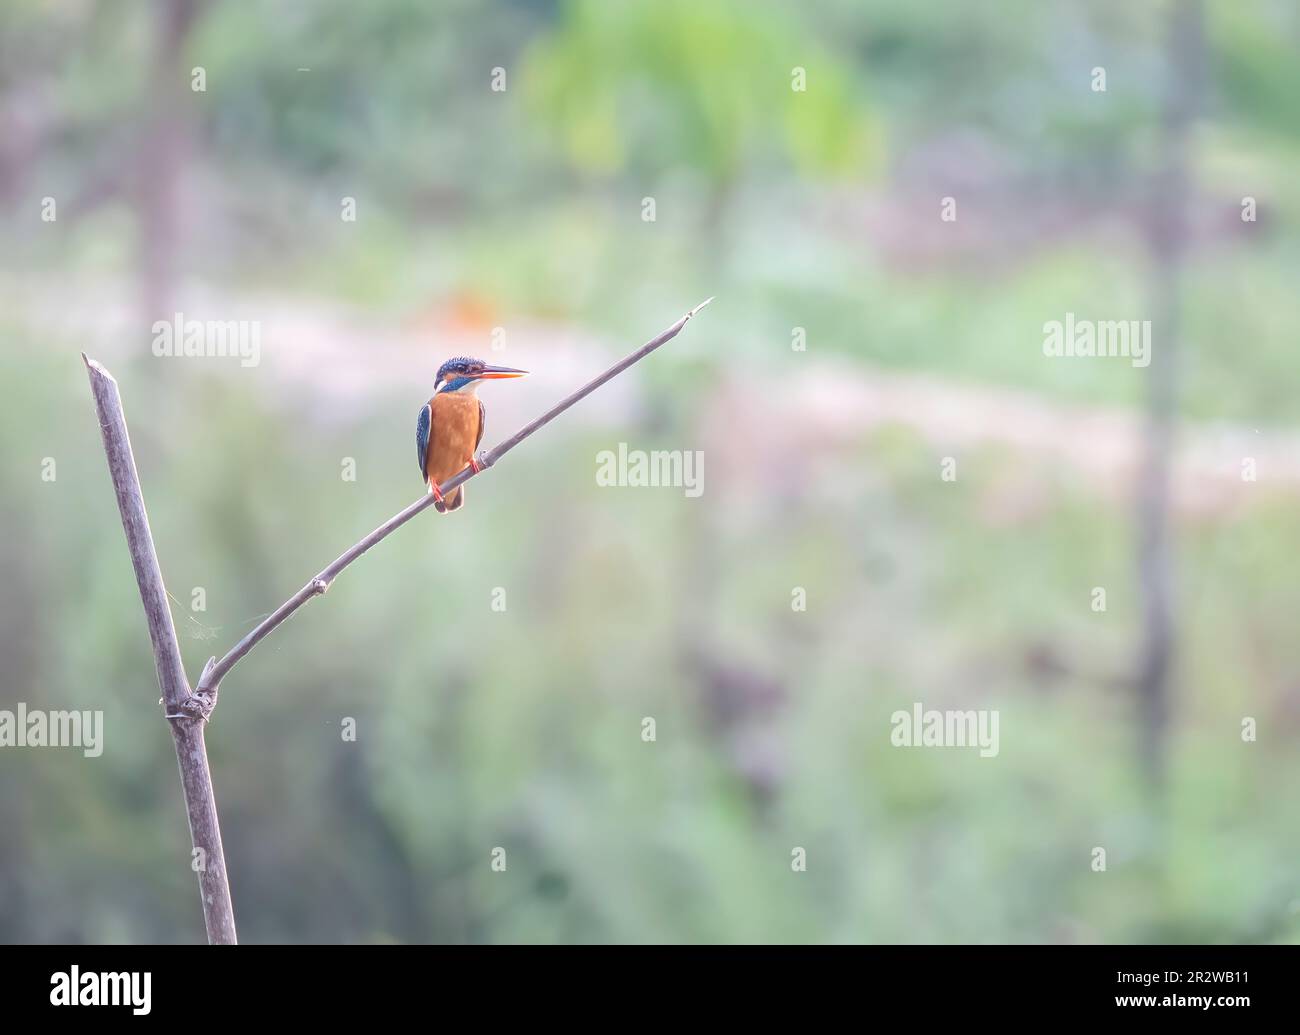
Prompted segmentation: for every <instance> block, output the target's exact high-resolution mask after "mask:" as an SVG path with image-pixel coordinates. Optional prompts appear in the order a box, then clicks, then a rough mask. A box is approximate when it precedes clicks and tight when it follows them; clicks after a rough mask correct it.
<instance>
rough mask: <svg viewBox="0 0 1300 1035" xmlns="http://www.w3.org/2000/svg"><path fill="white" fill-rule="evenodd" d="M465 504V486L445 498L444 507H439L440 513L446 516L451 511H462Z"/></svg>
mask: <svg viewBox="0 0 1300 1035" xmlns="http://www.w3.org/2000/svg"><path fill="white" fill-rule="evenodd" d="M464 503H465V486H463V485H460V486H457V487H456V488H455V489H453V490H452V491H451V492H450V493H448V494H447V495H446V496H444V497H443V503H442V506H440V507H438V513H440V514H445V513H447V511H449V510H460V508H461V506H463V505H464Z"/></svg>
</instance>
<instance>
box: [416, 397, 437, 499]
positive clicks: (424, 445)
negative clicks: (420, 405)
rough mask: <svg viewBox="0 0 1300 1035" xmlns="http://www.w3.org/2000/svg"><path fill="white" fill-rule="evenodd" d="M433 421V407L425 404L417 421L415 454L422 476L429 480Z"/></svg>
mask: <svg viewBox="0 0 1300 1035" xmlns="http://www.w3.org/2000/svg"><path fill="white" fill-rule="evenodd" d="M432 421H433V407H431V406H429V405H428V404H427V403H426V404H425V407H424V409H422V410H421V411H420V416H419V419H418V420H416V422H415V456H416V459H417V460H418V461H419V463H420V477H422V478H423V479H424V480H425V481H428V480H429V425H430V424H431V423H432Z"/></svg>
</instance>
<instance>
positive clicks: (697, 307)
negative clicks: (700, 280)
mask: <svg viewBox="0 0 1300 1035" xmlns="http://www.w3.org/2000/svg"><path fill="white" fill-rule="evenodd" d="M717 297H718V296H717V295H710V296H709V297H708V298H706V299H705V300H704V301H703V302H701V303H700V304H699V305H697V306H696V307H695V308H694V309H692V310H691V311H690V312H689V313H687V314H686V319H688V320H689V319H690V318H691V317H692V316H694V315H695V314H696V313H698V312H699V311H700V310H701V309H703V308H704V307H705V306H706V305H708V304H709V303H710V302H712V301H713V300H714V299H715V298H717Z"/></svg>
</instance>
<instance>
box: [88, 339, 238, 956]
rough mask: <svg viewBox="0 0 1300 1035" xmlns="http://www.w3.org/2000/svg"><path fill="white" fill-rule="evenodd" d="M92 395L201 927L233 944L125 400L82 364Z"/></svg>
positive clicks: (198, 745)
mask: <svg viewBox="0 0 1300 1035" xmlns="http://www.w3.org/2000/svg"><path fill="white" fill-rule="evenodd" d="M81 358H82V359H83V360H85V363H86V370H87V371H88V372H89V374H90V390H91V392H92V393H93V394H94V397H95V409H96V411H97V412H98V413H99V430H100V432H101V433H102V435H103V438H104V454H105V456H106V457H107V458H108V473H109V476H110V477H111V478H112V479H113V489H114V491H115V492H116V493H117V509H118V510H119V511H120V512H121V514H122V528H123V529H124V530H125V532H126V545H127V548H128V549H129V550H130V552H131V564H132V565H133V566H134V567H135V581H136V583H137V584H138V585H139V587H140V600H141V601H142V602H143V603H144V616H145V620H146V621H147V622H148V623H149V639H150V640H151V641H152V642H153V658H154V666H155V668H157V670H158V685H159V687H160V688H161V689H162V695H163V702H164V704H165V705H166V709H167V715H168V717H169V718H171V719H172V723H171V729H172V739H173V740H174V741H175V744H176V761H177V763H178V764H179V765H180V769H181V786H182V788H183V789H184V792H185V810H186V812H187V813H188V815H189V820H190V837H191V838H192V840H193V843H194V847H195V848H196V849H198V850H199V851H198V852H197V853H196V854H195V856H194V857H193V859H194V865H195V866H196V868H197V869H198V875H199V893H200V895H201V897H202V900H203V921H204V923H205V924H206V926H207V929H208V941H209V942H210V943H211V944H213V945H233V944H234V943H235V911H234V908H233V907H232V906H231V903H230V883H229V881H228V880H227V879H226V856H225V853H224V852H223V851H222V848H221V827H220V825H219V824H218V822H217V804H216V799H215V798H214V797H213V794H212V776H211V774H210V773H209V771H208V752H207V746H206V745H205V744H204V741H203V723H202V722H195V721H194V720H193V719H192V718H190V717H189V716H188V715H187V714H185V713H184V707H185V704H186V702H187V701H188V700H189V699H190V685H189V681H188V680H187V679H186V677H185V666H184V665H183V664H182V662H181V649H180V645H179V644H178V643H177V642H176V629H175V627H174V626H173V625H172V613H171V609H170V608H169V607H168V605H167V589H166V587H165V586H164V584H163V577H162V570H161V569H160V568H159V567H158V554H157V553H156V552H155V551H154V547H153V535H152V533H151V532H150V531H149V516H148V514H146V513H145V509H144V496H143V494H142V493H141V491H140V477H139V475H138V474H137V473H136V469H135V456H134V455H133V454H132V452H131V439H130V436H129V435H128V434H127V431H126V417H125V416H124V415H123V413H122V398H121V396H120V395H119V394H118V391H117V382H116V381H115V380H114V379H113V375H112V374H110V373H109V372H108V371H107V370H105V369H104V368H103V367H102V366H100V365H99V364H98V363H96V362H95V361H94V360H93V359H89V358H87V356H86V354H85V353H84V352H83V353H82V354H81Z"/></svg>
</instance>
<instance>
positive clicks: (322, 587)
mask: <svg viewBox="0 0 1300 1035" xmlns="http://www.w3.org/2000/svg"><path fill="white" fill-rule="evenodd" d="M712 301H713V299H712V298H709V299H706V300H705V301H703V302H701V303H700V304H699V305H697V306H696V307H695V308H694V309H692V310H691V311H690V312H689V313H687V314H686V315H685V316H683V317H682V318H681V319H680V320H678V321H677V322H676V323H674V324H673V325H672V326H671V327H669V328H668V329H667V330H665V331H664V332H662V333H661V334H659V335H658V336H657V337H655V338H652V339H651V340H650V341H648V342H646V343H645V344H644V345H642V346H641V348H639V349H637V350H636V351H635V352H633V353H632V354H631V355H629V356H626V357H624V358H623V359H621V360H619V362H617V363H615V364H614V365H613V366H612V367H610V368H609V369H608V370H606V371H605V372H604V373H603V374H601V375H600V376H599V377H596V378H593V379H592V380H591V381H588V382H587V383H586V384H585V385H583V386H582V387H581V388H579V389H578V390H577V391H576V392H574V393H572V394H571V395H569V396H567V397H566V398H564V399H562V400H561V401H560V402H558V403H556V404H555V405H554V406H552V407H551V408H550V409H549V410H547V411H546V412H545V413H543V414H542V415H541V416H540V417H538V418H536V419H535V420H532V421H530V422H529V423H528V424H526V425H524V426H523V427H522V428H520V429H519V430H518V431H516V432H515V433H514V434H513V435H511V436H510V437H509V438H508V439H506V440H505V441H504V442H502V443H501V444H500V445H498V446H497V447H496V448H495V449H491V450H488V451H486V452H484V453H480V454H479V456H478V458H477V459H478V464H479V469H480V470H486V469H487V468H489V467H491V466H492V465H493V464H495V463H496V462H497V461H498V460H500V459H501V458H502V457H503V456H505V455H506V453H508V452H510V450H512V449H514V448H515V446H517V445H519V443H521V442H522V441H523V440H524V439H526V438H528V437H529V436H530V435H532V434H534V433H535V432H536V431H538V430H539V429H541V428H542V427H544V426H545V425H547V424H549V423H550V422H551V421H553V420H554V419H555V418H556V417H558V416H559V415H560V414H561V413H563V412H564V411H565V410H567V409H568V408H569V407H570V406H572V405H573V404H574V403H576V402H578V401H579V400H581V399H584V398H585V397H586V396H588V395H590V394H591V393H592V392H594V391H595V390H596V389H597V388H599V387H600V386H601V385H603V384H605V382H607V381H609V380H610V379H612V378H614V377H617V376H618V375H619V374H621V373H622V372H623V371H624V370H626V369H627V368H628V367H630V366H631V365H632V364H633V363H636V362H638V361H639V360H642V359H644V358H645V357H646V356H648V355H649V354H650V353H651V352H653V351H654V350H655V349H657V348H659V346H660V345H662V344H664V342H666V341H669V340H671V339H672V338H674V337H676V335H677V333H678V332H679V331H680V330H681V329H682V328H683V327H685V326H686V322H687V321H688V320H690V318H691V317H692V316H694V315H695V314H696V313H698V312H699V311H700V310H701V309H703V308H704V307H705V306H706V305H708V304H709V302H712ZM81 358H82V359H83V360H84V361H85V363H86V369H87V370H88V371H89V373H90V387H91V391H92V392H93V394H94V397H95V408H96V410H97V411H98V413H99V426H100V430H101V432H102V433H103V438H104V453H105V455H106V456H107V458H108V471H109V475H110V476H111V478H112V480H113V488H114V490H115V491H116V493H117V505H118V510H119V511H121V514H122V527H123V528H124V529H125V531H126V542H127V547H128V548H129V549H130V552H131V562H132V564H133V565H134V566H135V577H136V582H137V584H138V585H139V587H140V599H141V600H142V601H143V602H144V611H145V618H146V620H147V621H148V624H149V637H150V639H151V640H152V642H153V652H154V664H155V667H156V668H157V670H158V683H159V686H160V687H161V688H162V695H163V703H164V705H165V707H166V712H165V714H166V716H167V718H168V720H169V721H170V723H171V729H172V737H173V739H174V740H175V743H176V758H177V761H178V762H179V764H180V770H181V785H182V787H183V789H184V792H185V807H186V810H187V812H188V814H189V820H190V834H191V837H192V838H193V842H194V847H195V848H196V849H202V853H201V855H200V856H199V857H198V858H200V859H201V861H202V865H201V866H200V867H199V870H198V872H199V888H200V892H201V895H202V899H203V918H204V921H205V923H206V925H207V930H208V941H209V942H210V943H212V944H214V945H217V944H234V942H235V915H234V909H233V908H232V906H231V902H230V885H229V882H228V881H227V879H226V860H225V855H224V853H223V851H222V847H221V830H220V827H219V825H218V822H217V807H216V801H215V799H214V797H213V794H212V778H211V774H210V773H209V770H208V756H207V748H206V745H205V744H204V740H203V729H204V725H205V723H206V722H207V719H208V717H209V716H210V715H211V714H212V709H213V707H215V705H216V699H217V688H218V686H219V685H220V683H221V679H222V677H223V676H225V675H226V673H228V672H229V671H230V670H231V669H232V668H233V667H234V666H235V664H236V663H237V662H238V661H239V660H240V659H241V658H243V657H244V656H245V655H246V654H247V653H248V652H249V651H251V650H252V649H253V648H254V647H256V646H257V644H258V643H260V642H261V641H262V640H263V639H264V638H265V637H266V636H267V635H268V634H269V633H270V632H271V631H272V630H274V629H275V628H276V627H277V626H279V625H280V624H281V623H282V622H284V621H285V619H287V618H288V617H289V616H290V615H292V614H293V613H294V612H295V611H297V610H298V608H300V607H302V606H303V604H305V603H307V601H309V600H311V599H312V598H313V597H317V596H320V595H321V594H323V593H324V592H325V591H326V590H328V589H329V587H330V583H332V582H333V581H334V579H336V578H337V577H338V575H339V573H340V572H342V571H343V569H344V568H346V567H347V566H348V565H349V564H351V563H352V562H353V561H355V560H356V559H357V558H358V557H360V556H361V555H362V554H363V553H365V552H366V551H367V550H369V549H370V548H371V547H372V546H374V545H375V544H376V543H378V542H379V541H380V540H381V539H385V538H387V537H388V536H389V535H391V534H392V533H393V532H395V531H396V530H397V529H399V528H400V527H401V526H402V525H404V524H406V522H408V521H410V520H411V518H413V517H415V516H416V515H417V514H419V513H420V512H421V511H423V510H425V509H427V508H428V507H429V506H431V505H432V504H433V494H432V493H429V494H427V495H425V496H423V497H422V498H421V499H419V500H416V502H414V503H412V504H411V505H410V506H409V507H407V508H406V509H404V510H402V511H401V512H399V513H397V514H395V515H393V516H392V517H391V518H389V519H388V520H387V521H385V522H384V523H383V524H382V525H380V526H379V527H378V528H376V529H375V530H374V531H373V532H371V533H370V534H369V535H368V536H366V537H365V538H363V539H362V540H361V541H360V542H358V543H356V544H355V545H353V546H352V547H351V548H349V549H348V550H347V551H345V552H344V553H343V554H341V555H340V556H339V557H338V558H337V559H336V560H334V562H333V563H331V564H329V565H328V566H327V567H325V568H324V569H323V570H322V571H321V572H320V573H319V574H318V575H316V576H315V577H314V578H312V579H311V580H310V581H308V583H307V584H306V585H305V586H303V587H302V589H300V590H298V592H297V593H295V594H294V595H293V596H291V597H290V598H289V599H288V600H286V601H285V602H284V603H283V604H281V605H280V606H279V607H278V608H276V609H275V611H274V612H272V614H271V615H270V616H269V617H268V618H266V619H265V620H264V621H263V622H262V623H261V624H260V625H258V626H257V628H255V629H254V630H253V631H252V632H250V633H249V634H248V635H247V636H245V637H244V638H243V639H242V640H240V641H239V642H238V643H237V644H235V646H234V647H232V648H231V649H230V650H229V651H228V652H227V653H226V655H225V656H224V657H223V658H222V659H221V660H220V661H218V660H217V659H216V658H209V659H208V662H207V664H206V665H205V666H204V667H203V673H202V675H201V676H200V677H199V682H198V685H197V686H196V687H195V689H194V690H193V691H192V692H191V690H190V686H189V681H188V679H187V678H186V675H185V667H184V665H183V664H182V662H181V654H180V646H179V644H178V643H177V641H176V630H175V628H174V626H173V624H172V616H171V610H170V608H169V607H168V604H167V589H166V587H165V586H164V584H163V577H162V571H161V569H160V568H159V566H158V555H157V553H156V552H155V551H154V546H153V536H152V534H151V533H150V531H149V518H148V516H147V515H146V513H145V507H144V496H143V494H142V493H141V491H140V478H139V476H138V474H137V473H136V468H135V457H134V456H133V455H132V452H131V440H130V437H129V436H128V434H127V430H126V418H125V416H124V415H123V413H122V400H121V397H120V395H119V394H118V390H117V382H116V381H115V380H114V379H113V376H112V375H111V374H110V373H109V372H108V371H107V370H105V369H104V368H103V367H102V366H100V364H98V363H96V362H95V361H94V360H92V359H90V358H88V357H87V356H86V354H85V353H84V352H83V353H82V355H81ZM477 473H479V472H478V471H474V470H473V469H471V468H466V469H465V470H463V471H461V472H460V473H459V474H456V475H453V476H452V477H451V478H448V479H447V480H446V481H445V482H443V483H442V485H440V486H439V490H440V491H441V492H442V493H443V494H444V495H445V494H447V493H449V492H451V490H453V489H454V488H456V486H458V485H462V484H464V483H465V482H467V481H469V479H471V478H473V477H474V476H475V475H476V474H477Z"/></svg>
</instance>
